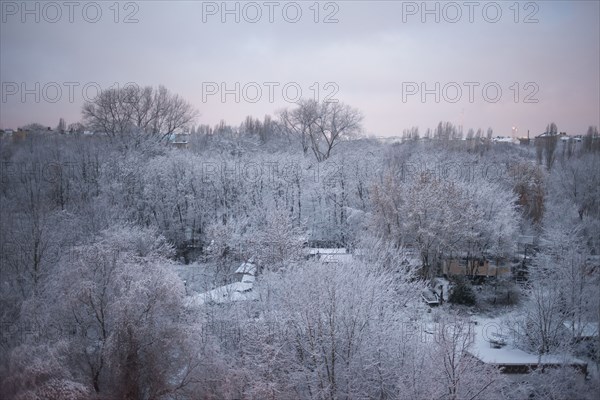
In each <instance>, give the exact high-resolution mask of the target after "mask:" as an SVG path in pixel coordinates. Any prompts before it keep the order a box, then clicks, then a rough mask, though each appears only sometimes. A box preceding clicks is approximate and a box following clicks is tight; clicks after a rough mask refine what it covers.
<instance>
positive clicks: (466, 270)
mask: <svg viewBox="0 0 600 400" xmlns="http://www.w3.org/2000/svg"><path fill="white" fill-rule="evenodd" d="M442 272H443V274H444V275H446V276H472V277H479V278H491V277H505V276H510V274H511V268H510V265H508V264H502V263H500V264H497V263H496V262H495V261H491V260H488V259H482V258H470V259H468V260H467V258H460V259H448V260H444V261H443V263H442Z"/></svg>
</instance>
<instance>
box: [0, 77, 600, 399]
mask: <svg viewBox="0 0 600 400" xmlns="http://www.w3.org/2000/svg"><path fill="white" fill-rule="evenodd" d="M82 111H83V119H82V121H81V123H76V124H72V125H69V126H67V125H66V124H65V122H64V121H63V120H61V122H60V123H59V126H58V127H57V128H56V129H52V130H48V129H46V128H44V127H41V126H39V124H32V125H30V126H27V127H23V129H22V130H19V131H15V132H12V133H11V134H8V133H6V132H4V133H3V134H2V136H1V137H0V163H1V164H0V166H1V170H0V172H1V179H2V184H1V186H0V220H1V229H0V249H1V265H0V268H1V277H0V305H1V306H0V326H1V327H2V329H1V336H0V355H1V357H0V360H1V361H0V393H1V394H2V398H4V399H224V398H226V399H238V398H239V399H241V398H249V399H297V398H306V399H357V398H368V399H375V398H377V399H495V398H498V399H507V398H510V399H525V398H536V399H575V398H590V399H591V398H596V397H595V395H596V394H597V393H598V390H599V388H600V385H599V382H598V377H599V375H598V365H599V363H600V359H599V354H600V342H599V341H598V321H599V320H600V298H599V296H598V293H599V286H600V261H599V260H600V258H599V255H600V235H599V232H600V185H599V182H600V151H599V150H600V138H599V137H598V130H597V128H595V127H590V129H589V130H588V132H587V133H582V135H581V137H578V138H574V137H571V138H569V137H566V136H561V135H560V134H559V132H558V129H557V128H556V125H554V124H548V127H547V128H546V131H545V132H544V135H540V136H539V137H536V138H535V139H534V138H533V137H532V139H531V143H529V141H527V142H524V143H525V145H520V144H514V143H501V142H497V141H494V140H493V133H492V131H491V130H488V131H487V132H486V133H485V134H484V133H483V132H484V131H483V130H482V129H479V130H477V131H475V129H476V127H475V129H472V130H468V131H467V132H465V133H464V135H463V130H462V127H460V128H459V127H456V126H453V125H452V124H450V123H442V122H440V123H439V124H438V125H434V124H436V123H437V122H436V121H434V122H432V125H434V127H433V128H431V129H427V130H426V131H423V132H422V133H421V134H419V129H418V128H411V129H408V130H406V131H405V132H404V136H403V138H402V139H403V140H398V141H397V142H395V143H392V142H391V141H382V140H378V139H375V138H369V137H366V136H364V135H363V134H362V129H361V128H362V116H361V113H360V111H359V110H356V109H354V108H352V107H351V106H349V105H345V104H343V103H327V102H321V103H319V102H316V101H310V100H308V101H301V102H299V103H298V105H296V106H295V107H291V108H289V109H287V110H282V111H280V112H278V113H277V115H275V116H273V117H270V116H267V117H265V118H264V119H262V120H260V119H256V118H253V117H248V118H247V119H246V120H245V121H243V122H242V123H241V124H240V125H237V126H232V125H228V124H227V123H225V122H222V123H221V124H219V125H217V126H214V127H213V126H206V125H200V126H196V125H194V123H195V121H196V120H197V114H196V112H195V111H194V110H193V109H192V107H191V106H190V105H189V104H188V103H187V102H185V100H183V99H181V98H180V97H178V96H176V95H174V94H172V93H170V92H168V91H167V90H166V89H164V88H162V87H161V88H159V89H153V88H125V89H118V90H111V91H107V92H104V93H103V95H102V96H99V97H98V98H97V100H96V101H95V102H89V103H87V104H86V105H85V106H84V107H83V110H82ZM545 123H546V122H545V121H544V122H543V125H545ZM541 131H543V129H541V130H540V132H539V133H540V134H541V133H542V132H541ZM536 136H538V135H537V134H536ZM310 248H329V249H331V248H335V249H342V248H343V249H345V250H344V251H347V252H348V254H351V255H352V257H351V261H348V262H340V263H324V262H319V261H318V260H316V259H313V258H310V257H308V256H307V250H308V249H310ZM453 259H456V260H463V261H464V262H465V263H466V265H467V266H468V265H470V264H469V262H470V260H477V261H478V262H479V260H486V262H490V263H494V265H497V266H498V268H500V266H507V268H509V269H510V273H508V274H506V275H502V276H491V277H490V276H487V277H486V278H485V279H477V274H476V273H475V272H473V271H471V272H466V273H465V274H463V275H461V276H455V275H452V274H451V273H449V272H448V270H447V267H446V265H447V263H448V261H449V260H453ZM482 262H483V261H482ZM242 263H252V265H254V266H256V272H255V274H254V275H255V276H253V278H252V282H254V279H255V282H254V285H253V286H252V288H251V291H252V293H253V296H251V298H250V297H249V299H247V300H246V301H218V302H215V301H199V300H198V299H199V298H201V297H199V296H201V295H202V294H203V293H206V292H208V291H210V290H213V289H215V288H219V287H222V286H224V285H230V284H232V283H234V282H236V281H237V280H239V277H237V275H236V270H238V267H240V265H241V264H242ZM517 275H518V276H517ZM440 278H441V279H443V281H444V282H447V283H448V284H447V285H446V286H445V287H446V289H445V290H447V291H449V292H450V293H441V294H440V302H441V303H442V304H440V305H439V306H437V307H430V306H429V305H427V304H426V303H425V302H424V301H423V298H422V293H423V291H424V290H434V289H435V284H436V282H439V280H440ZM517 278H519V279H517ZM204 298H206V297H204ZM503 315H504V316H507V317H506V318H504V321H505V324H503V325H502V326H501V327H499V329H501V330H503V331H504V332H510V337H511V340H513V341H514V345H515V346H517V347H518V348H519V349H522V351H526V352H528V353H529V354H534V355H536V356H538V357H539V360H540V363H541V360H542V357H543V356H544V355H548V354H554V355H559V356H562V357H565V359H567V357H577V359H579V360H583V361H585V362H586V364H587V372H586V374H585V375H586V376H587V377H586V376H584V374H582V373H581V372H580V371H577V370H576V369H573V368H571V367H570V366H568V365H567V364H568V363H566V362H565V363H563V364H561V365H559V366H558V367H556V368H538V369H536V370H532V371H530V373H529V374H525V375H522V377H521V378H518V379H521V380H520V381H519V382H523V384H521V385H515V384H514V382H515V380H514V379H513V377H514V375H509V374H504V373H502V372H503V371H502V370H501V369H500V368H497V367H496V366H493V365H486V364H482V363H480V362H478V360H476V359H475V358H473V357H467V356H466V354H467V353H466V350H467V349H468V347H469V346H470V345H471V344H472V343H471V342H472V340H471V339H472V338H471V335H470V333H471V326H472V325H473V322H472V319H473V317H478V316H485V317H498V316H500V317H501V316H503ZM594 324H595V325H594ZM586 326H595V329H596V331H595V332H596V333H595V336H594V335H592V337H595V339H592V340H591V341H585V342H584V341H582V340H580V339H581V338H582V335H583V330H584V327H586ZM430 329H431V330H433V333H432V334H430V335H428V333H431V332H429V330H430Z"/></svg>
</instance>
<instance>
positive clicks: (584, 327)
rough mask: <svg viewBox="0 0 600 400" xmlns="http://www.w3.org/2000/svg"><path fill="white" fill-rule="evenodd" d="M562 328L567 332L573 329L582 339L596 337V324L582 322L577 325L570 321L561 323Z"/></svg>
mask: <svg viewBox="0 0 600 400" xmlns="http://www.w3.org/2000/svg"><path fill="white" fill-rule="evenodd" d="M563 326H564V327H565V328H567V329H569V330H571V329H574V330H575V333H577V334H578V335H579V336H580V337H582V338H592V337H597V336H598V322H583V323H582V324H579V323H577V322H575V323H573V322H571V321H565V322H563Z"/></svg>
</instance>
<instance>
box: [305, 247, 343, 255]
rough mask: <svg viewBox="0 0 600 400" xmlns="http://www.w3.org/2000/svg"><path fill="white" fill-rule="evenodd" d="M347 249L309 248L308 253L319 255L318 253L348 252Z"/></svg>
mask: <svg viewBox="0 0 600 400" xmlns="http://www.w3.org/2000/svg"><path fill="white" fill-rule="evenodd" d="M346 253H347V251H346V249H345V248H344V247H342V248H339V249H321V248H315V247H313V248H309V249H308V254H310V255H317V254H346Z"/></svg>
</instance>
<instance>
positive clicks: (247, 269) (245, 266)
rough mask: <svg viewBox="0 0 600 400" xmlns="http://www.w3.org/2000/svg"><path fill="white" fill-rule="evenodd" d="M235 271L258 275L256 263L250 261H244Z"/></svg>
mask: <svg viewBox="0 0 600 400" xmlns="http://www.w3.org/2000/svg"><path fill="white" fill-rule="evenodd" d="M235 273H236V274H248V275H256V265H254V264H252V263H249V262H245V263H242V265H240V266H239V267H238V269H236V270H235Z"/></svg>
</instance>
